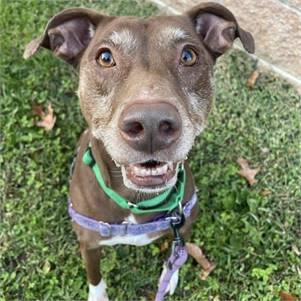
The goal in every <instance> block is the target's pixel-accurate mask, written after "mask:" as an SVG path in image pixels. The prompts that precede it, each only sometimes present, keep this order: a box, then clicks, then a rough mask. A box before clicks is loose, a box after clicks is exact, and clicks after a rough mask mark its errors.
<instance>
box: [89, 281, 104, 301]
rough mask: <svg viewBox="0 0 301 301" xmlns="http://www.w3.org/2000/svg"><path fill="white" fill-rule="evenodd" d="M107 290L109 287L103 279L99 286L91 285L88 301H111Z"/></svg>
mask: <svg viewBox="0 0 301 301" xmlns="http://www.w3.org/2000/svg"><path fill="white" fill-rule="evenodd" d="M106 288H107V285H106V283H105V281H104V280H103V279H102V280H101V281H100V282H99V283H98V284H97V285H93V284H89V297H88V301H109V297H108V295H107V292H106Z"/></svg>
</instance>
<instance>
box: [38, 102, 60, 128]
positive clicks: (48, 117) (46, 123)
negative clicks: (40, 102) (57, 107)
mask: <svg viewBox="0 0 301 301" xmlns="http://www.w3.org/2000/svg"><path fill="white" fill-rule="evenodd" d="M40 116H41V118H42V120H41V121H38V122H37V126H39V127H42V128H44V129H45V130H46V131H50V130H52V129H53V127H54V124H55V121H56V116H54V114H53V109H52V107H51V104H49V105H48V112H47V114H46V113H45V112H43V111H42V113H41V115H40Z"/></svg>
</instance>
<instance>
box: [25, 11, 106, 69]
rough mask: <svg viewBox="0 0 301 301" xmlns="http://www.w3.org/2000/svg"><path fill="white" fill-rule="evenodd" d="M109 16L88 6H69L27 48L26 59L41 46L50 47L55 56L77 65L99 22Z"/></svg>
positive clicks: (50, 21)
mask: <svg viewBox="0 0 301 301" xmlns="http://www.w3.org/2000/svg"><path fill="white" fill-rule="evenodd" d="M104 18H109V17H108V16H105V15H102V14H100V13H98V12H97V11H95V10H92V9H87V8H69V9H65V10H63V11H61V12H60V13H58V14H57V15H55V16H54V17H53V18H51V19H50V20H49V22H48V24H47V26H46V29H45V30H44V33H43V34H42V35H41V36H40V37H38V38H36V39H34V40H32V41H31V42H30V43H29V44H28V45H27V46H26V48H25V51H24V54H23V57H24V58H25V59H28V58H30V57H31V56H32V55H34V54H35V53H36V52H37V51H38V49H39V48H40V47H44V48H46V49H50V50H51V51H52V52H53V53H54V55H55V56H57V57H59V58H61V59H63V60H65V61H67V62H68V63H70V64H72V65H76V63H77V61H78V58H79V56H80V55H81V54H82V52H83V50H84V49H85V48H86V47H87V46H88V44H89V42H90V41H91V39H92V37H93V34H94V30H95V28H96V27H97V25H98V24H99V22H100V21H101V20H102V19H104Z"/></svg>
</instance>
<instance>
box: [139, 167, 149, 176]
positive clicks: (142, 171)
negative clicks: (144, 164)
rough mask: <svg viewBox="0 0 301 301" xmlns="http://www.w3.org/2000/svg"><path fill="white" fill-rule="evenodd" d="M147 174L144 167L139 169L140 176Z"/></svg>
mask: <svg viewBox="0 0 301 301" xmlns="http://www.w3.org/2000/svg"><path fill="white" fill-rule="evenodd" d="M147 175H148V172H147V170H146V169H145V168H141V170H140V176H141V177H145V176H147Z"/></svg>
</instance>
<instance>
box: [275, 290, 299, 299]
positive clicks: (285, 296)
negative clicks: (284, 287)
mask: <svg viewBox="0 0 301 301" xmlns="http://www.w3.org/2000/svg"><path fill="white" fill-rule="evenodd" d="M279 296H280V299H281V301H296V300H297V297H296V296H294V295H292V294H290V293H288V292H286V291H280V292H279Z"/></svg>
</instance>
